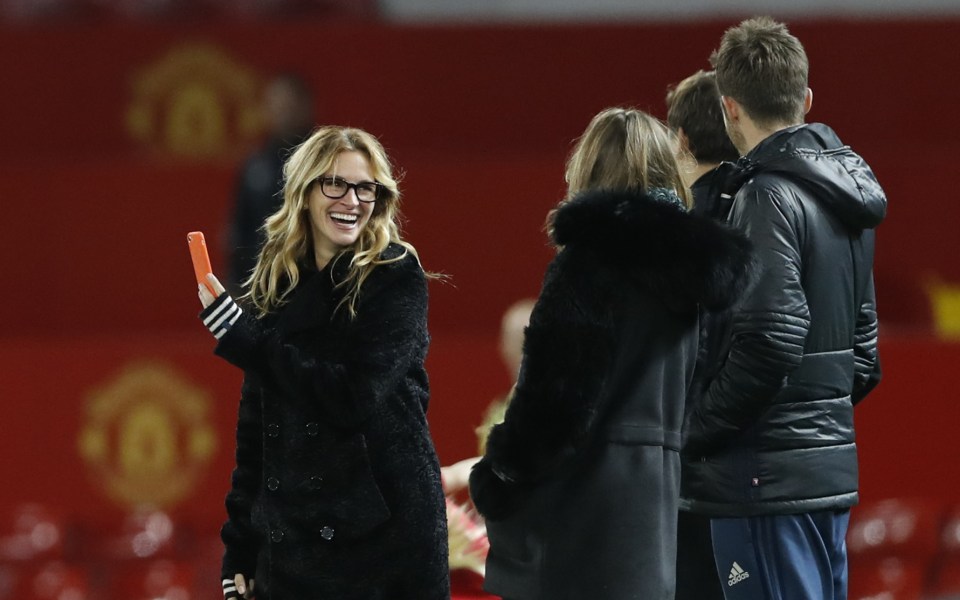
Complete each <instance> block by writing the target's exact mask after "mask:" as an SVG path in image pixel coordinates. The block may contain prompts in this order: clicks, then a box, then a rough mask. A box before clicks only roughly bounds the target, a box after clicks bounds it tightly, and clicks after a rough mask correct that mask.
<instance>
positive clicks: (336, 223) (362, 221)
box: [307, 150, 374, 269]
mask: <svg viewBox="0 0 960 600" xmlns="http://www.w3.org/2000/svg"><path fill="white" fill-rule="evenodd" d="M321 177H339V178H341V179H343V180H344V181H346V182H347V183H353V184H356V183H360V182H364V181H366V182H371V181H374V178H373V174H372V173H371V169H370V162H369V161H368V160H367V158H366V156H364V155H363V154H362V153H360V152H357V151H354V150H346V151H343V152H341V153H340V154H339V155H338V156H337V158H336V159H335V160H334V161H333V165H332V166H331V167H330V169H329V170H328V171H327V172H326V173H324V174H323V175H322V176H321ZM307 202H308V209H309V211H310V227H311V229H312V232H313V253H314V257H315V258H316V261H317V268H320V269H322V268H324V267H325V266H326V265H327V263H328V262H330V259H331V258H333V257H334V256H336V255H337V253H338V252H340V251H341V250H343V249H344V248H346V247H348V246H352V245H353V244H354V243H356V241H357V238H359V237H360V232H361V231H363V228H364V227H366V225H367V222H369V221H370V215H371V214H373V207H374V203H373V202H360V201H359V200H358V199H357V192H356V189H355V188H350V189H349V190H347V193H346V194H345V195H344V196H343V197H342V198H330V197H328V196H327V195H326V194H324V193H323V190H322V189H321V185H320V183H319V181H318V182H317V183H315V184H313V185H312V186H311V189H310V195H309V197H308V199H307Z"/></svg>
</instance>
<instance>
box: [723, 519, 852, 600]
mask: <svg viewBox="0 0 960 600" xmlns="http://www.w3.org/2000/svg"><path fill="white" fill-rule="evenodd" d="M849 521H850V511H849V510H843V511H819V512H811V513H803V514H798V515H770V516H762V517H744V518H723V519H719V518H716V519H712V520H711V533H712V535H713V550H714V557H715V560H716V563H717V572H718V574H719V575H720V579H721V581H723V582H724V585H723V586H722V587H723V593H724V595H725V597H726V599H727V600H846V598H847V546H846V541H845V538H846V533H847V524H848V523H849Z"/></svg>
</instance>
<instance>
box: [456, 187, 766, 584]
mask: <svg viewBox="0 0 960 600" xmlns="http://www.w3.org/2000/svg"><path fill="white" fill-rule="evenodd" d="M660 192H662V193H661V194H659V195H657V196H656V197H651V196H649V195H644V194H637V193H628V192H623V193H613V192H589V193H586V194H584V195H581V196H579V197H577V198H574V199H573V200H571V201H570V202H568V203H567V204H565V205H563V206H562V207H561V208H560V209H559V211H558V213H557V215H556V219H555V221H554V225H555V227H554V241H555V243H556V244H557V245H558V246H559V247H561V250H560V251H559V253H558V254H557V256H556V258H555V259H554V260H553V262H552V263H551V265H550V267H549V269H548V271H547V274H546V276H545V280H544V283H543V288H542V290H541V293H540V297H539V299H538V300H537V304H536V306H535V308H534V310H533V314H532V316H531V319H530V325H529V327H528V328H527V330H526V337H525V341H524V354H523V361H522V366H521V369H520V375H519V379H518V381H517V386H516V389H515V392H514V396H513V399H512V402H511V404H510V407H509V409H508V411H507V414H506V418H505V421H504V423H502V424H501V425H498V426H496V427H494V429H493V430H492V432H491V434H490V436H489V439H488V442H487V453H486V455H485V457H484V458H483V459H482V460H481V462H480V463H479V464H478V465H477V467H476V468H475V469H474V471H473V473H472V474H471V478H470V486H471V487H470V491H471V495H472V498H473V500H474V503H475V504H476V505H477V507H478V509H479V510H480V512H481V513H482V514H484V515H485V516H486V517H487V531H488V534H489V538H490V553H489V556H488V558H487V570H486V580H485V589H487V590H488V591H490V592H493V593H495V594H498V595H502V596H504V597H507V598H522V599H537V598H545V599H550V600H562V599H565V598H571V599H572V598H576V599H583V598H603V599H604V600H618V599H627V598H636V599H643V600H656V599H660V598H664V599H665V598H673V590H674V581H675V555H676V522H677V497H678V493H679V486H680V456H679V448H680V431H681V425H682V422H683V412H684V398H685V396H686V395H687V390H688V386H689V382H690V379H691V376H692V372H693V366H694V361H695V359H696V354H697V337H698V335H697V330H698V305H701V304H702V305H705V306H707V307H710V308H712V309H720V308H724V307H727V306H729V305H730V304H731V303H733V302H734V300H735V299H736V297H737V296H738V294H739V293H740V291H741V290H742V289H743V288H744V287H745V286H746V285H747V280H748V278H749V274H750V264H751V263H750V256H751V254H750V250H749V244H748V243H747V241H746V239H745V238H744V237H743V236H742V235H739V234H736V233H734V232H733V231H732V230H729V229H728V228H726V226H724V225H721V224H718V223H716V222H714V221H712V220H710V219H707V218H704V217H699V216H695V215H693V214H690V213H688V212H687V211H686V210H684V209H683V208H682V205H680V204H679V202H678V201H677V202H676V203H673V202H671V201H670V200H669V195H668V194H667V193H666V192H663V191H660ZM672 198H673V199H674V200H676V196H675V195H674V196H672Z"/></svg>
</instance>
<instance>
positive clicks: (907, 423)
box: [0, 20, 960, 532]
mask: <svg viewBox="0 0 960 600" xmlns="http://www.w3.org/2000/svg"><path fill="white" fill-rule="evenodd" d="M729 25H730V23H728V22H716V23H700V24H684V25H680V24H656V25H623V26H617V25H594V26H572V25H556V26H549V27H546V26H544V27H538V26H532V25H525V26H517V25H511V26H507V25H499V26H498V25H488V26H456V25H445V26H413V25H405V26H389V25H382V24H367V23H357V22H353V21H343V22H340V21H330V22H309V23H303V24H297V23H292V22H279V23H272V24H261V25H254V24H244V23H233V24H221V25H195V26H190V25H185V24H179V25H169V24H168V25H163V24H133V25H131V24H130V23H125V24H123V25H118V24H111V23H99V24H82V23H81V24H75V25H66V24H55V23H54V24H45V25H39V26H34V27H30V28H25V27H16V26H6V27H3V28H0V75H2V78H3V89H4V91H3V93H0V133H2V139H0V202H2V214H3V218H4V224H5V226H4V231H3V234H2V235H0V274H2V277H3V280H4V286H3V293H2V295H0V364H2V368H0V396H2V398H3V404H4V407H5V411H4V424H5V428H4V429H5V432H4V434H3V435H2V436H0V444H2V446H0V456H2V466H0V481H3V482H5V485H4V486H3V488H2V491H0V509H3V510H6V509H7V508H9V507H11V506H13V505H15V504H18V503H21V502H24V501H38V502H42V503H44V504H46V505H48V506H53V507H56V508H58V509H60V510H63V511H65V512H69V513H70V514H71V515H73V516H75V517H76V518H78V519H80V520H82V521H84V522H87V523H94V524H96V523H104V524H106V523H109V522H111V521H112V520H115V519H116V518H118V517H119V516H120V515H122V514H124V513H126V512H127V511H129V510H130V508H131V507H132V506H133V505H135V504H137V503H139V502H144V501H149V500H153V501H154V502H156V503H158V504H160V505H161V506H162V507H163V508H167V509H169V510H172V511H174V512H176V513H177V514H180V515H182V516H183V518H185V519H188V520H190V521H191V522H194V523H196V524H197V526H198V527H200V528H201V529H204V530H206V531H210V532H214V531H216V529H217V527H218V526H219V524H220V521H221V520H222V516H223V508H222V506H223V504H222V498H223V495H224V493H225V491H226V488H227V485H228V481H229V472H230V469H231V465H232V452H233V437H232V436H233V430H234V423H235V416H236V409H237V398H238V392H239V386H240V374H239V372H237V371H236V370H234V369H233V368H232V367H230V366H228V365H226V364H225V363H224V362H222V361H221V360H219V359H217V358H215V357H214V356H213V355H212V353H211V350H212V347H213V340H212V339H211V338H210V336H209V334H208V333H207V332H206V331H205V330H204V329H203V328H202V327H201V326H200V324H199V323H198V322H197V320H196V318H195V317H196V314H197V312H198V309H199V305H198V302H197V299H196V293H195V283H194V282H193V276H192V271H191V268H190V264H189V256H188V253H187V247H186V239H185V234H186V232H188V231H191V230H195V229H200V230H204V231H205V232H207V235H208V241H209V243H210V246H211V249H212V251H213V256H212V258H213V262H214V266H215V268H217V267H218V266H221V265H222V264H223V262H222V253H221V249H220V247H219V245H218V244H219V243H220V242H219V240H220V232H221V231H222V229H223V226H224V223H225V220H226V218H227V215H228V212H229V207H230V195H231V190H232V187H233V178H234V171H235V168H236V166H237V163H238V161H239V159H240V158H241V157H242V156H243V155H244V154H245V153H246V152H247V151H249V149H250V148H251V147H252V144H253V142H254V140H255V139H256V136H257V134H258V131H259V129H258V126H259V124H258V122H257V121H256V119H255V118H254V116H253V115H252V113H251V111H252V110H254V109H255V104H256V96H257V91H258V89H259V86H260V85H262V83H263V82H264V81H265V79H266V78H267V77H268V76H269V75H270V74H272V73H275V72H277V71H280V70H284V71H287V70H289V71H297V72H299V73H302V74H303V75H304V76H305V77H306V78H307V79H308V80H309V81H310V83H311V84H312V86H313V87H314V88H315V90H316V92H317V95H318V106H317V111H318V116H319V120H320V121H321V122H325V123H335V124H344V125H353V126H358V127H362V128H364V129H367V130H368V131H370V132H372V133H374V134H375V135H377V136H378V137H380V139H381V140H382V141H383V142H384V144H385V146H386V147H387V149H388V151H389V152H390V153H391V156H392V158H393V159H394V161H395V163H396V165H397V166H398V167H399V169H400V170H401V171H402V172H403V173H404V174H405V175H404V178H403V181H402V183H401V188H402V191H403V193H404V204H403V209H404V214H405V216H406V219H407V220H406V223H405V232H406V235H407V237H408V239H409V240H410V241H412V242H413V243H414V244H415V245H416V246H417V248H418V249H419V251H420V254H421V257H422V259H423V262H424V265H425V267H426V268H428V269H431V270H434V271H440V272H443V273H446V274H448V275H449V281H448V282H435V283H433V284H432V287H431V304H430V311H431V312H430V327H431V332H432V335H433V345H432V348H431V352H430V356H429V359H428V369H429V373H430V376H431V383H432V388H433V397H432V401H431V402H432V403H431V408H430V415H429V416H430V422H431V427H432V431H433V433H434V437H435V439H436V442H437V447H438V450H439V452H440V455H441V458H442V460H443V461H444V462H451V461H454V460H457V459H460V458H464V457H466V456H469V455H471V454H473V453H475V451H476V439H475V437H474V434H473V427H474V426H475V425H476V424H477V421H478V420H479V417H480V415H481V413H482V411H483V409H484V408H485V406H486V404H487V403H488V402H489V401H490V400H491V399H492V398H493V397H494V396H496V395H497V394H499V393H500V392H502V391H503V390H505V389H506V388H507V387H508V386H509V383H510V382H509V380H508V376H507V374H506V373H505V371H504V368H503V366H502V365H501V363H500V361H499V357H498V354H497V348H496V335H497V330H498V327H499V318H500V314H501V313H502V311H503V310H504V309H505V308H506V307H507V306H508V305H509V304H510V303H511V302H513V301H514V300H516V299H518V298H520V297H523V296H533V295H536V293H537V291H538V288H539V284H540V280H541V277H542V274H543V271H544V267H545V266H546V264H547V262H548V261H549V259H550V256H551V250H550V249H549V248H548V247H547V245H546V238H545V235H544V233H543V231H542V224H543V219H544V216H545V214H546V212H547V210H548V209H549V208H550V207H551V206H552V205H553V204H554V203H555V202H556V201H557V200H558V199H559V198H560V196H561V194H562V192H563V180H562V173H563V161H564V159H565V157H566V154H567V152H568V151H569V149H570V145H571V142H572V140H573V139H574V138H575V137H576V136H577V135H578V134H579V133H580V132H581V131H582V130H583V128H584V127H585V126H586V124H587V122H588V121H589V119H590V118H591V116H592V115H593V114H595V113H596V112H597V111H598V110H600V109H602V108H604V107H607V106H611V105H634V106H637V107H639V108H642V109H645V110H647V111H650V112H652V113H654V114H656V115H658V116H663V115H664V113H665V111H664V107H663V97H664V94H665V92H666V89H667V86H668V84H670V83H674V82H677V81H679V80H680V79H682V78H683V77H685V76H686V75H688V74H690V73H692V72H693V71H695V70H697V69H700V68H707V67H708V62H707V57H708V55H709V54H710V52H711V50H712V49H713V48H714V47H715V46H716V43H717V41H718V40H719V37H720V35H721V33H722V32H723V30H724V29H725V28H726V27H727V26H729ZM791 29H792V31H793V32H794V33H796V34H797V35H798V37H800V39H801V40H802V41H803V42H804V44H805V46H806V48H807V51H808V54H809V56H810V62H811V87H812V88H813V90H814V106H813V111H812V113H811V114H810V117H809V118H810V120H815V121H822V122H825V123H828V124H830V125H832V126H833V127H834V128H835V129H836V130H837V131H838V133H839V134H840V136H841V137H842V138H843V139H844V140H845V141H847V143H849V144H851V145H852V146H854V148H856V149H857V150H858V151H859V152H860V153H861V154H862V155H863V156H864V157H865V158H866V159H867V160H868V161H869V162H870V163H871V164H872V165H873V167H874V169H875V171H876V173H877V175H878V177H879V179H880V181H881V183H882V184H883V186H884V187H885V188H886V190H887V193H888V196H889V200H890V205H889V206H890V208H889V213H888V219H887V222H886V223H884V224H883V225H882V227H881V229H880V230H879V233H878V239H879V242H878V253H877V259H876V280H877V288H878V295H879V307H880V315H881V322H882V331H881V335H882V343H881V352H882V357H883V365H884V371H885V377H884V381H883V383H882V384H881V385H880V387H879V388H878V390H877V391H876V392H875V393H874V395H873V396H871V397H870V398H868V400H867V401H866V402H865V403H864V404H863V405H862V406H861V407H860V408H858V410H857V425H858V438H859V439H858V441H859V443H860V448H861V456H862V469H861V470H862V496H863V498H864V499H865V500H870V499H878V498H884V497H887V496H893V495H904V494H910V495H915V496H921V497H925V498H929V499H932V500H936V501H944V502H946V501H957V500H960V478H958V467H957V466H956V462H957V461H956V457H957V449H956V441H955V439H956V435H955V422H956V415H957V410H956V404H957V400H958V394H957V392H956V387H955V385H954V378H953V369H954V368H956V365H958V364H960V346H958V345H957V344H956V343H950V342H947V341H938V340H936V339H935V338H934V336H933V335H932V331H933V329H932V317H931V312H930V308H929V301H928V298H927V291H928V289H929V286H930V285H932V284H933V283H935V282H937V281H947V282H949V281H953V282H958V281H960V264H958V260H957V257H958V252H957V241H956V240H957V232H956V229H957V227H958V224H960V203H958V202H956V199H955V198H953V193H952V192H950V190H951V189H952V188H953V184H952V182H951V180H952V176H951V175H950V174H951V173H952V172H953V171H952V169H951V167H952V166H953V164H954V163H955V162H956V160H957V157H958V156H960V111H958V110H957V106H960V84H957V82H956V81H955V78H954V74H955V70H956V43H955V40H956V39H958V36H960V21H957V20H936V21H935V20H916V21H903V20H900V21H873V22H856V23H854V22H845V21H807V22H798V23H796V24H794V25H793V26H792V27H791Z"/></svg>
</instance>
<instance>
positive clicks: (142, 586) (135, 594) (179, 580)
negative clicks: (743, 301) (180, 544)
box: [108, 559, 222, 600]
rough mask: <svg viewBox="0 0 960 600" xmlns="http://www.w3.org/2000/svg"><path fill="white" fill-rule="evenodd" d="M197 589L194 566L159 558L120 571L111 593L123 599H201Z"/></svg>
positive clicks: (116, 573) (112, 583) (134, 563)
mask: <svg viewBox="0 0 960 600" xmlns="http://www.w3.org/2000/svg"><path fill="white" fill-rule="evenodd" d="M195 586H196V571H195V569H194V566H193V564H192V563H189V562H186V561H177V560H171V559H157V560H149V561H142V562H133V563H128V564H126V565H123V566H122V567H120V568H118V569H116V570H115V571H114V573H113V575H112V577H111V582H110V584H109V586H108V593H109V597H110V598H117V599H121V598H122V599H123V600H192V599H193V598H200V596H199V595H196V594H195V592H194V589H195ZM217 591H218V592H219V591H220V590H217ZM221 595H222V592H221ZM208 597H209V596H208Z"/></svg>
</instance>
